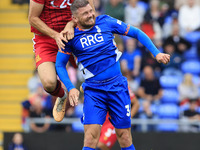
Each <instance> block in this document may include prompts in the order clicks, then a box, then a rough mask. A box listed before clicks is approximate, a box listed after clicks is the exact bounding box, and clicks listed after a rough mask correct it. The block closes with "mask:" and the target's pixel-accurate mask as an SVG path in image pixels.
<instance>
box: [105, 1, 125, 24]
mask: <svg viewBox="0 0 200 150" xmlns="http://www.w3.org/2000/svg"><path fill="white" fill-rule="evenodd" d="M124 7H125V6H124V4H123V2H122V1H121V0H109V1H108V2H107V3H106V5H105V14H107V15H110V16H111V17H114V18H116V19H119V20H121V21H124Z"/></svg>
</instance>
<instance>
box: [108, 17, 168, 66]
mask: <svg viewBox="0 0 200 150" xmlns="http://www.w3.org/2000/svg"><path fill="white" fill-rule="evenodd" d="M105 19H106V22H107V26H108V27H109V28H110V30H111V31H112V33H116V34H121V35H127V36H129V37H132V38H136V39H137V40H138V41H140V42H141V43H142V44H143V45H144V46H145V47H146V48H147V49H148V50H149V51H150V52H151V53H152V54H153V56H154V57H155V58H156V60H157V61H158V62H159V63H164V64H167V63H168V62H169V61H170V55H169V54H164V53H161V52H160V51H159V50H158V49H157V48H156V46H155V45H154V44H153V42H152V41H151V39H150V38H149V37H148V36H147V35H146V34H145V33H144V32H143V31H141V30H140V29H138V28H135V27H133V26H130V25H128V24H126V23H124V22H122V21H120V20H117V19H115V18H112V17H110V16H106V17H105Z"/></svg>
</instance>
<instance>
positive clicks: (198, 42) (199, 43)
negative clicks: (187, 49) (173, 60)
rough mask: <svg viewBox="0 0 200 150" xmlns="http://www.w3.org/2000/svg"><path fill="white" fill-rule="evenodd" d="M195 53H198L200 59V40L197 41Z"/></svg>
mask: <svg viewBox="0 0 200 150" xmlns="http://www.w3.org/2000/svg"><path fill="white" fill-rule="evenodd" d="M197 52H198V56H199V58H200V39H199V40H198V41H197Z"/></svg>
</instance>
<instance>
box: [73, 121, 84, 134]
mask: <svg viewBox="0 0 200 150" xmlns="http://www.w3.org/2000/svg"><path fill="white" fill-rule="evenodd" d="M72 130H73V132H84V126H83V124H82V123H81V121H75V122H73V123H72Z"/></svg>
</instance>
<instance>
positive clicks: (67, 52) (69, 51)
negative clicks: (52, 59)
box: [58, 43, 72, 55]
mask: <svg viewBox="0 0 200 150" xmlns="http://www.w3.org/2000/svg"><path fill="white" fill-rule="evenodd" d="M58 51H59V52H61V53H64V54H67V55H71V53H72V48H71V46H70V44H69V43H65V49H61V50H58Z"/></svg>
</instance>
